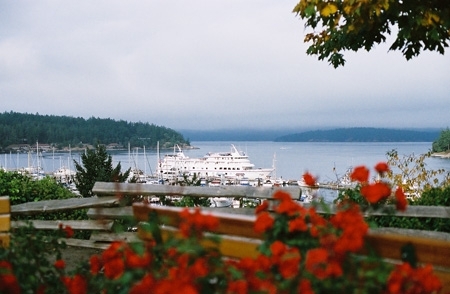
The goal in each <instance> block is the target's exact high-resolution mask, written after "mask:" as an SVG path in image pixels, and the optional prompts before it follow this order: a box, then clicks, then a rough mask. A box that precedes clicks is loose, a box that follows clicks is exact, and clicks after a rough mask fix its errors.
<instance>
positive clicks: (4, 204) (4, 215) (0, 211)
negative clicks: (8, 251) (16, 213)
mask: <svg viewBox="0 0 450 294" xmlns="http://www.w3.org/2000/svg"><path fill="white" fill-rule="evenodd" d="M10 208H11V206H10V204H9V197H8V196H0V247H8V246H9V239H10V235H9V230H10V228H11V219H10Z"/></svg>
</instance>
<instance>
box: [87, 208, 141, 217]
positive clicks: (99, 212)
mask: <svg viewBox="0 0 450 294" xmlns="http://www.w3.org/2000/svg"><path fill="white" fill-rule="evenodd" d="M86 214H87V216H88V217H89V218H90V219H120V218H130V217H133V210H132V209H131V206H123V207H110V208H102V207H98V208H89V210H88V211H87V213H86Z"/></svg>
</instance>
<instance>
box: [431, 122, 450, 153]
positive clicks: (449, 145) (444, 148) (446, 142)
mask: <svg viewBox="0 0 450 294" xmlns="http://www.w3.org/2000/svg"><path fill="white" fill-rule="evenodd" d="M449 151H450V129H449V128H447V129H445V130H442V132H441V134H440V136H439V138H438V139H437V140H436V141H434V142H433V152H449Z"/></svg>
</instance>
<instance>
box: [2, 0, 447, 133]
mask: <svg viewBox="0 0 450 294" xmlns="http://www.w3.org/2000/svg"><path fill="white" fill-rule="evenodd" d="M295 4H296V1H287V0H258V1H256V0H226V1H225V0H190V1H181V0H178V1H176V0H157V1H155V0H146V1H140V0H134V1H125V0H120V1H119V0H105V1H96V0H90V1H87V0H86V1H56V0H49V1H44V0H42V1H40V0H30V1H21V0H14V1H7V0H4V1H1V0H0V97H1V106H0V109H1V112H3V111H15V112H22V113H24V112H27V113H39V114H49V115H67V116H73V117H84V118H89V117H92V116H94V117H100V118H112V119H116V120H127V121H132V122H138V121H140V122H149V123H153V124H156V125H162V126H166V127H169V128H173V129H177V130H179V129H232V128H271V129H273V128H298V129H305V128H309V129H311V128H312V129H315V128H323V127H352V126H358V127H359V126H362V127H392V128H405V127H412V128H422V127H433V128H446V127H448V126H450V120H449V114H450V75H449V74H450V57H449V54H450V53H449V52H447V54H446V55H444V56H443V55H440V54H439V53H436V52H433V53H429V52H425V53H423V54H421V55H420V56H419V57H418V58H415V59H413V60H410V61H406V60H405V59H404V58H403V56H402V55H401V53H400V52H388V47H389V46H388V45H387V44H385V45H381V46H378V47H377V48H375V49H374V50H372V51H371V52H369V53H367V52H365V51H360V52H358V53H353V52H349V53H346V54H345V57H346V60H347V63H346V65H345V67H344V68H339V69H334V68H333V67H332V66H330V65H329V64H328V63H327V62H326V61H318V60H317V58H316V57H315V56H308V55H306V49H307V44H305V43H303V38H304V35H305V32H306V31H305V29H304V23H303V21H302V20H301V19H300V18H298V17H296V15H295V14H293V13H292V9H293V7H294V6H295Z"/></svg>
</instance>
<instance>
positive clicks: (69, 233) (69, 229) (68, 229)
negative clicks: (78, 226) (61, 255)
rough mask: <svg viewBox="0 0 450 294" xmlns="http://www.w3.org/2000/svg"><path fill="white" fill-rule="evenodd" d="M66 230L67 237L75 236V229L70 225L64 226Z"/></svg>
mask: <svg viewBox="0 0 450 294" xmlns="http://www.w3.org/2000/svg"><path fill="white" fill-rule="evenodd" d="M64 231H65V232H66V237H67V238H72V237H73V234H74V233H73V229H72V227H70V226H65V227H64Z"/></svg>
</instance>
